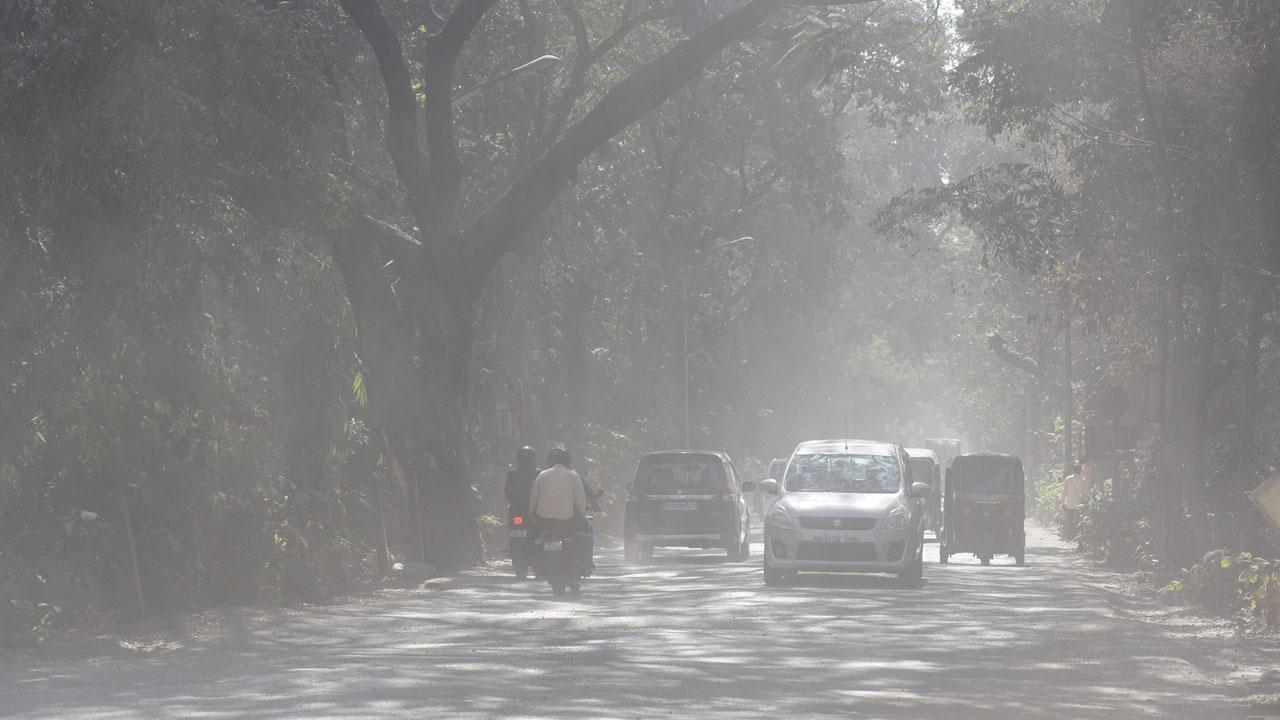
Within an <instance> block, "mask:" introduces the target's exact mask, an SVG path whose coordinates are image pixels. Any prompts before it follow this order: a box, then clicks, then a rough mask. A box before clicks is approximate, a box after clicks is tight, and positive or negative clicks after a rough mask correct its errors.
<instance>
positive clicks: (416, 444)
mask: <svg viewBox="0 0 1280 720" xmlns="http://www.w3.org/2000/svg"><path fill="white" fill-rule="evenodd" d="M869 1H870V0H832V1H831V2H805V1H800V2H796V3H794V4H800V5H846V4H860V3H863V2H869ZM341 4H342V7H343V9H344V10H345V11H346V12H347V14H348V15H349V16H350V17H351V19H352V21H353V22H354V23H355V24H356V26H357V27H358V28H359V29H360V31H361V33H362V34H363V35H364V37H365V39H366V41H367V42H368V43H369V46H370V48H371V49H372V50H373V53H374V56H375V57H376V59H377V62H378V67H379V70H380V72H381V74H382V79H383V83H384V85H385V87H386V91H387V96H388V125H387V127H388V130H387V137H386V146H387V152H388V154H389V155H390V159H391V162H392V164H393V166H394V167H395V169H396V173H397V176H398V177H399V179H400V182H401V183H402V184H403V185H404V187H405V190H406V193H407V195H408V201H409V209H410V210H411V212H412V214H413V216H414V218H415V220H416V222H417V224H418V235H419V237H420V240H421V244H417V242H416V241H414V240H413V239H408V241H406V239H405V238H403V237H398V235H401V234H400V233H397V232H395V231H394V230H391V229H389V228H387V227H386V226H382V225H380V224H378V223H376V222H373V221H370V220H369V219H368V218H364V217H361V218H359V219H358V220H357V222H356V223H354V228H353V231H352V232H351V233H349V234H348V236H345V237H343V238H341V239H339V242H337V243H336V244H335V247H334V257H335V262H336V264H337V265H338V267H339V271H340V273H341V274H342V277H343V282H344V284H345V285H346V287H347V292H348V298H349V299H350V301H351V305H352V308H353V311H354V314H355V318H356V325H357V328H358V338H357V341H358V348H359V352H360V355H361V361H362V363H364V364H365V366H366V367H367V368H368V369H369V377H368V378H367V383H368V388H369V393H370V398H371V402H372V403H373V404H374V406H375V414H376V415H377V417H378V421H379V422H380V424H381V425H382V427H383V429H384V431H385V432H386V437H387V445H388V448H389V453H390V454H391V456H392V458H391V459H392V460H393V462H394V463H395V464H396V465H397V466H398V467H399V468H400V470H401V472H402V474H403V477H404V480H403V482H404V485H405V487H406V489H407V491H414V492H418V493H419V494H420V496H421V497H422V498H423V501H424V502H423V507H422V510H423V512H424V513H425V516H426V521H427V523H426V527H425V528H423V527H422V526H421V524H419V523H417V521H416V516H417V513H416V512H412V508H411V515H413V516H414V517H415V521H414V523H411V525H412V524H416V525H417V526H416V528H414V527H411V528H410V530H409V532H408V535H409V537H408V538H406V546H407V548H408V552H409V554H410V557H411V559H412V558H414V557H415V556H417V557H423V558H430V560H431V561H432V562H433V563H434V564H436V565H437V567H439V568H441V569H446V570H447V569H450V568H454V567H458V566H459V565H462V564H466V563H469V562H473V561H477V560H479V559H480V557H481V553H480V550H481V548H480V537H479V529H478V527H477V525H476V510H475V503H474V492H473V489H472V487H471V484H470V483H469V482H468V479H467V472H466V470H467V468H466V442H467V438H468V433H467V431H466V417H467V413H466V410H467V407H466V405H467V398H468V387H469V378H468V370H469V365H470V360H471V347H472V340H473V334H474V332H475V330H474V326H473V315H474V314H475V310H476V307H477V303H478V301H479V299H480V296H481V293H482V292H483V288H484V286H485V284H486V281H487V279H488V278H489V276H490V274H491V273H492V272H493V270H494V268H495V267H497V265H498V263H499V261H500V260H501V259H502V257H503V255H505V254H506V253H507V252H508V251H510V250H511V249H512V248H514V247H515V246H516V243H518V242H519V241H520V240H521V239H522V238H523V237H524V236H525V235H526V231H527V230H528V228H529V227H530V226H531V225H532V224H533V223H534V222H535V221H536V220H537V219H538V217H539V216H540V215H541V214H542V213H543V212H545V211H546V209H547V208H548V207H549V206H550V205H551V203H552V202H553V201H554V200H555V198H556V197H557V196H558V195H559V194H560V191H561V190H562V189H563V188H564V186H565V185H566V184H567V183H569V182H570V181H571V180H572V179H573V177H574V174H575V173H576V172H577V167H578V164H579V163H580V162H581V161H582V160H584V159H585V158H586V157H588V156H589V155H590V154H591V153H593V152H595V151H596V150H597V149H598V148H599V147H601V146H602V145H603V144H604V143H606V142H608V141H609V140H610V139H611V138H613V137H614V136H615V135H617V134H618V133H620V132H622V131H623V130H625V129H627V128H628V127H630V126H631V125H632V124H634V123H635V122H636V121H638V120H639V119H640V118H642V117H644V116H645V115H646V114H648V113H649V112H650V111H651V110H653V109H655V108H657V107H658V106H659V105H661V104H662V103H663V102H664V101H666V100H667V99H668V98H670V97H671V96H672V95H673V94H675V93H676V92H677V91H678V90H679V89H680V88H681V87H683V86H684V85H685V84H686V83H688V82H689V81H690V80H691V79H692V78H693V77H695V76H696V75H697V74H698V73H699V72H700V71H701V69H702V67H703V66H704V65H706V64H707V63H708V62H710V61H711V60H712V59H713V58H715V57H716V56H717V55H718V54H719V53H720V52H721V51H722V50H724V49H725V48H726V47H728V46H729V45H731V44H733V43H736V42H738V41H740V40H743V39H745V38H747V37H749V36H750V35H752V34H753V33H754V32H756V31H757V30H758V29H759V28H760V27H761V26H762V25H763V24H764V22H765V21H766V20H767V19H768V17H769V16H770V15H771V14H773V13H774V12H775V11H777V10H778V9H779V8H780V7H781V6H782V4H783V3H781V2H779V0H751V2H748V3H747V4H746V5H743V6H741V7H739V8H737V9H735V10H731V11H729V12H728V13H727V14H725V15H724V16H723V17H721V18H720V19H719V20H717V21H716V22H714V23H712V24H711V25H709V26H708V27H706V28H705V29H704V30H702V31H700V32H699V33H698V34H697V35H695V36H693V37H691V38H689V39H687V40H685V41H683V42H680V43H678V44H677V45H676V46H675V47H674V48H672V49H671V50H670V51H668V52H666V53H664V54H663V55H661V56H659V57H658V58H657V59H655V60H653V61H651V62H649V63H647V64H645V65H642V66H640V67H639V68H637V69H636V70H635V71H633V72H632V73H631V74H630V75H628V76H627V77H626V78H624V79H623V80H622V81H620V82H619V83H618V84H617V85H615V86H614V87H613V88H612V89H610V90H609V91H608V92H606V93H605V94H604V96H603V97H602V98H601V99H600V101H599V102H598V103H597V104H596V105H595V106H594V107H593V108H592V109H591V110H590V111H588V112H587V113H586V114H585V115H584V116H583V117H582V119H581V120H579V121H578V122H577V123H575V124H574V125H572V126H571V127H570V128H569V129H568V130H567V131H565V133H564V135H563V136H562V137H560V138H559V139H558V140H557V141H556V142H555V143H554V144H552V145H551V146H550V147H549V148H548V149H547V151H546V152H545V153H544V154H543V155H542V156H541V157H539V158H538V159H536V160H535V161H533V162H532V163H531V164H530V165H529V166H527V167H522V166H517V168H518V174H517V175H515V176H514V177H513V178H512V179H511V181H510V182H509V183H508V189H507V190H506V192H505V193H503V194H502V195H501V197H499V198H498V199H497V200H496V201H494V202H493V203H492V204H491V205H490V206H489V207H488V208H487V209H486V210H484V211H483V212H482V213H481V214H480V215H479V217H477V218H476V219H475V220H474V221H473V222H472V223H471V224H470V225H469V226H468V227H467V228H466V229H465V230H461V231H455V230H454V214H455V210H454V206H455V205H456V200H457V192H458V188H459V187H460V185H461V182H462V168H461V164H460V163H459V162H458V158H457V157H456V152H457V150H456V147H455V145H454V137H453V122H454V116H453V112H452V103H451V102H448V101H447V99H448V96H449V94H450V92H451V87H450V86H451V85H452V78H453V67H454V64H455V63H456V60H457V57H458V55H459V53H460V52H461V51H462V48H463V47H464V45H465V43H466V40H467V38H468V37H469V35H470V33H471V31H472V30H473V29H474V27H475V25H476V23H478V22H479V20H480V19H481V18H482V17H483V16H484V14H485V12H486V11H487V10H488V9H489V8H490V7H492V6H493V5H494V4H495V0H462V2H461V3H460V4H459V5H458V6H457V7H456V9H455V10H454V12H453V14H452V15H451V17H450V18H449V19H448V21H446V23H445V25H444V28H443V29H442V30H441V32H440V34H439V35H438V36H437V37H435V38H433V40H432V41H431V42H430V43H429V44H428V50H427V57H426V58H424V60H425V61H426V62H425V73H426V76H425V78H424V83H425V85H426V86H427V87H428V89H429V91H428V98H427V102H428V108H427V123H426V130H427V133H426V137H427V144H428V147H427V149H428V153H426V154H424V153H423V150H422V148H421V147H420V146H419V144H418V137H417V134H418V133H417V130H418V106H417V99H416V96H415V95H414V93H413V90H412V83H411V80H410V73H409V70H408V65H407V63H406V62H405V58H404V55H403V51H402V48H401V45H400V41H399V38H398V37H397V36H396V33H395V30H394V29H393V28H392V27H391V25H390V23H389V22H388V21H387V18H386V17H385V15H383V13H382V10H381V8H380V7H379V5H378V3H377V0H341ZM442 99H443V100H442ZM427 156H429V157H430V158H431V161H430V166H429V167H428V164H427V161H425V160H424V158H425V157H427ZM437 193H438V197H437ZM370 236H372V237H370ZM371 241H372V242H371ZM379 246H381V247H379ZM379 254H382V255H384V256H387V257H383V258H382V260H394V261H395V265H396V267H395V268H393V270H392V272H394V273H396V274H397V275H398V276H399V279H400V282H399V283H398V285H397V286H396V288H397V289H395V290H393V289H392V285H391V283H389V282H388V281H387V278H386V277H385V275H384V272H383V263H382V262H381V260H380V259H379ZM408 494H409V492H406V495H408Z"/></svg>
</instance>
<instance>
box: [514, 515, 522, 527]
mask: <svg viewBox="0 0 1280 720" xmlns="http://www.w3.org/2000/svg"><path fill="white" fill-rule="evenodd" d="M511 524H512V525H523V524H524V516H523V515H515V516H513V517H512V518H511Z"/></svg>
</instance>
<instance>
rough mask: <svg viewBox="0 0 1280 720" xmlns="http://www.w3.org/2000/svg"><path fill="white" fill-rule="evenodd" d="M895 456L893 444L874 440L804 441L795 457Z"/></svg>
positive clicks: (895, 451) (895, 449) (895, 448)
mask: <svg viewBox="0 0 1280 720" xmlns="http://www.w3.org/2000/svg"><path fill="white" fill-rule="evenodd" d="M846 453H847V454H849V455H897V454H898V451H897V446H895V445H894V444H893V443H887V442H877V441H875V440H854V439H853V438H850V439H847V440H846V439H843V438H842V439H838V440H806V441H805V442H802V443H800V444H799V445H797V446H796V451H795V454H796V455H818V454H830V455H841V454H846Z"/></svg>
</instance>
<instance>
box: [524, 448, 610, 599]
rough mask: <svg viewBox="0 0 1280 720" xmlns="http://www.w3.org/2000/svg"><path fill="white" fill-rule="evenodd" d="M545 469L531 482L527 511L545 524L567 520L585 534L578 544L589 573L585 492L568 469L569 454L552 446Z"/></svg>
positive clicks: (590, 550) (590, 549) (591, 567)
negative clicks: (531, 494) (531, 491)
mask: <svg viewBox="0 0 1280 720" xmlns="http://www.w3.org/2000/svg"><path fill="white" fill-rule="evenodd" d="M547 464H548V465H550V467H549V468H547V469H546V470H543V471H542V472H541V473H539V474H538V477H537V479H536V480H534V481H533V496H532V497H531V498H530V499H529V512H530V513H531V514H532V515H533V516H534V517H536V518H538V520H539V524H540V525H542V526H545V525H546V524H547V522H548V521H550V522H564V523H569V524H571V525H572V526H574V527H575V528H576V529H578V530H581V531H582V532H583V533H585V535H586V538H587V541H586V542H585V543H581V547H582V553H583V556H584V557H583V558H582V561H583V567H584V568H585V574H587V575H590V574H591V573H592V572H593V570H594V569H595V558H594V557H593V555H594V554H595V550H594V547H593V545H594V541H593V535H594V532H593V530H592V528H591V524H590V523H589V522H588V520H587V491H586V487H585V485H586V484H585V483H584V482H583V481H582V478H581V477H580V476H579V475H578V473H576V472H574V471H572V470H570V469H569V466H570V465H572V464H573V456H572V455H570V454H569V451H568V450H565V449H563V448H556V449H554V450H552V451H551V452H550V453H548V454H547Z"/></svg>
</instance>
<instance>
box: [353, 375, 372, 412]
mask: <svg viewBox="0 0 1280 720" xmlns="http://www.w3.org/2000/svg"><path fill="white" fill-rule="evenodd" d="M351 394H352V395H354V396H355V399H356V404H357V405H359V406H360V407H365V406H367V405H368V404H369V392H368V391H367V390H366V389H365V386H364V373H363V372H360V371H359V370H357V371H356V376H355V378H354V379H353V380H352V381H351Z"/></svg>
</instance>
